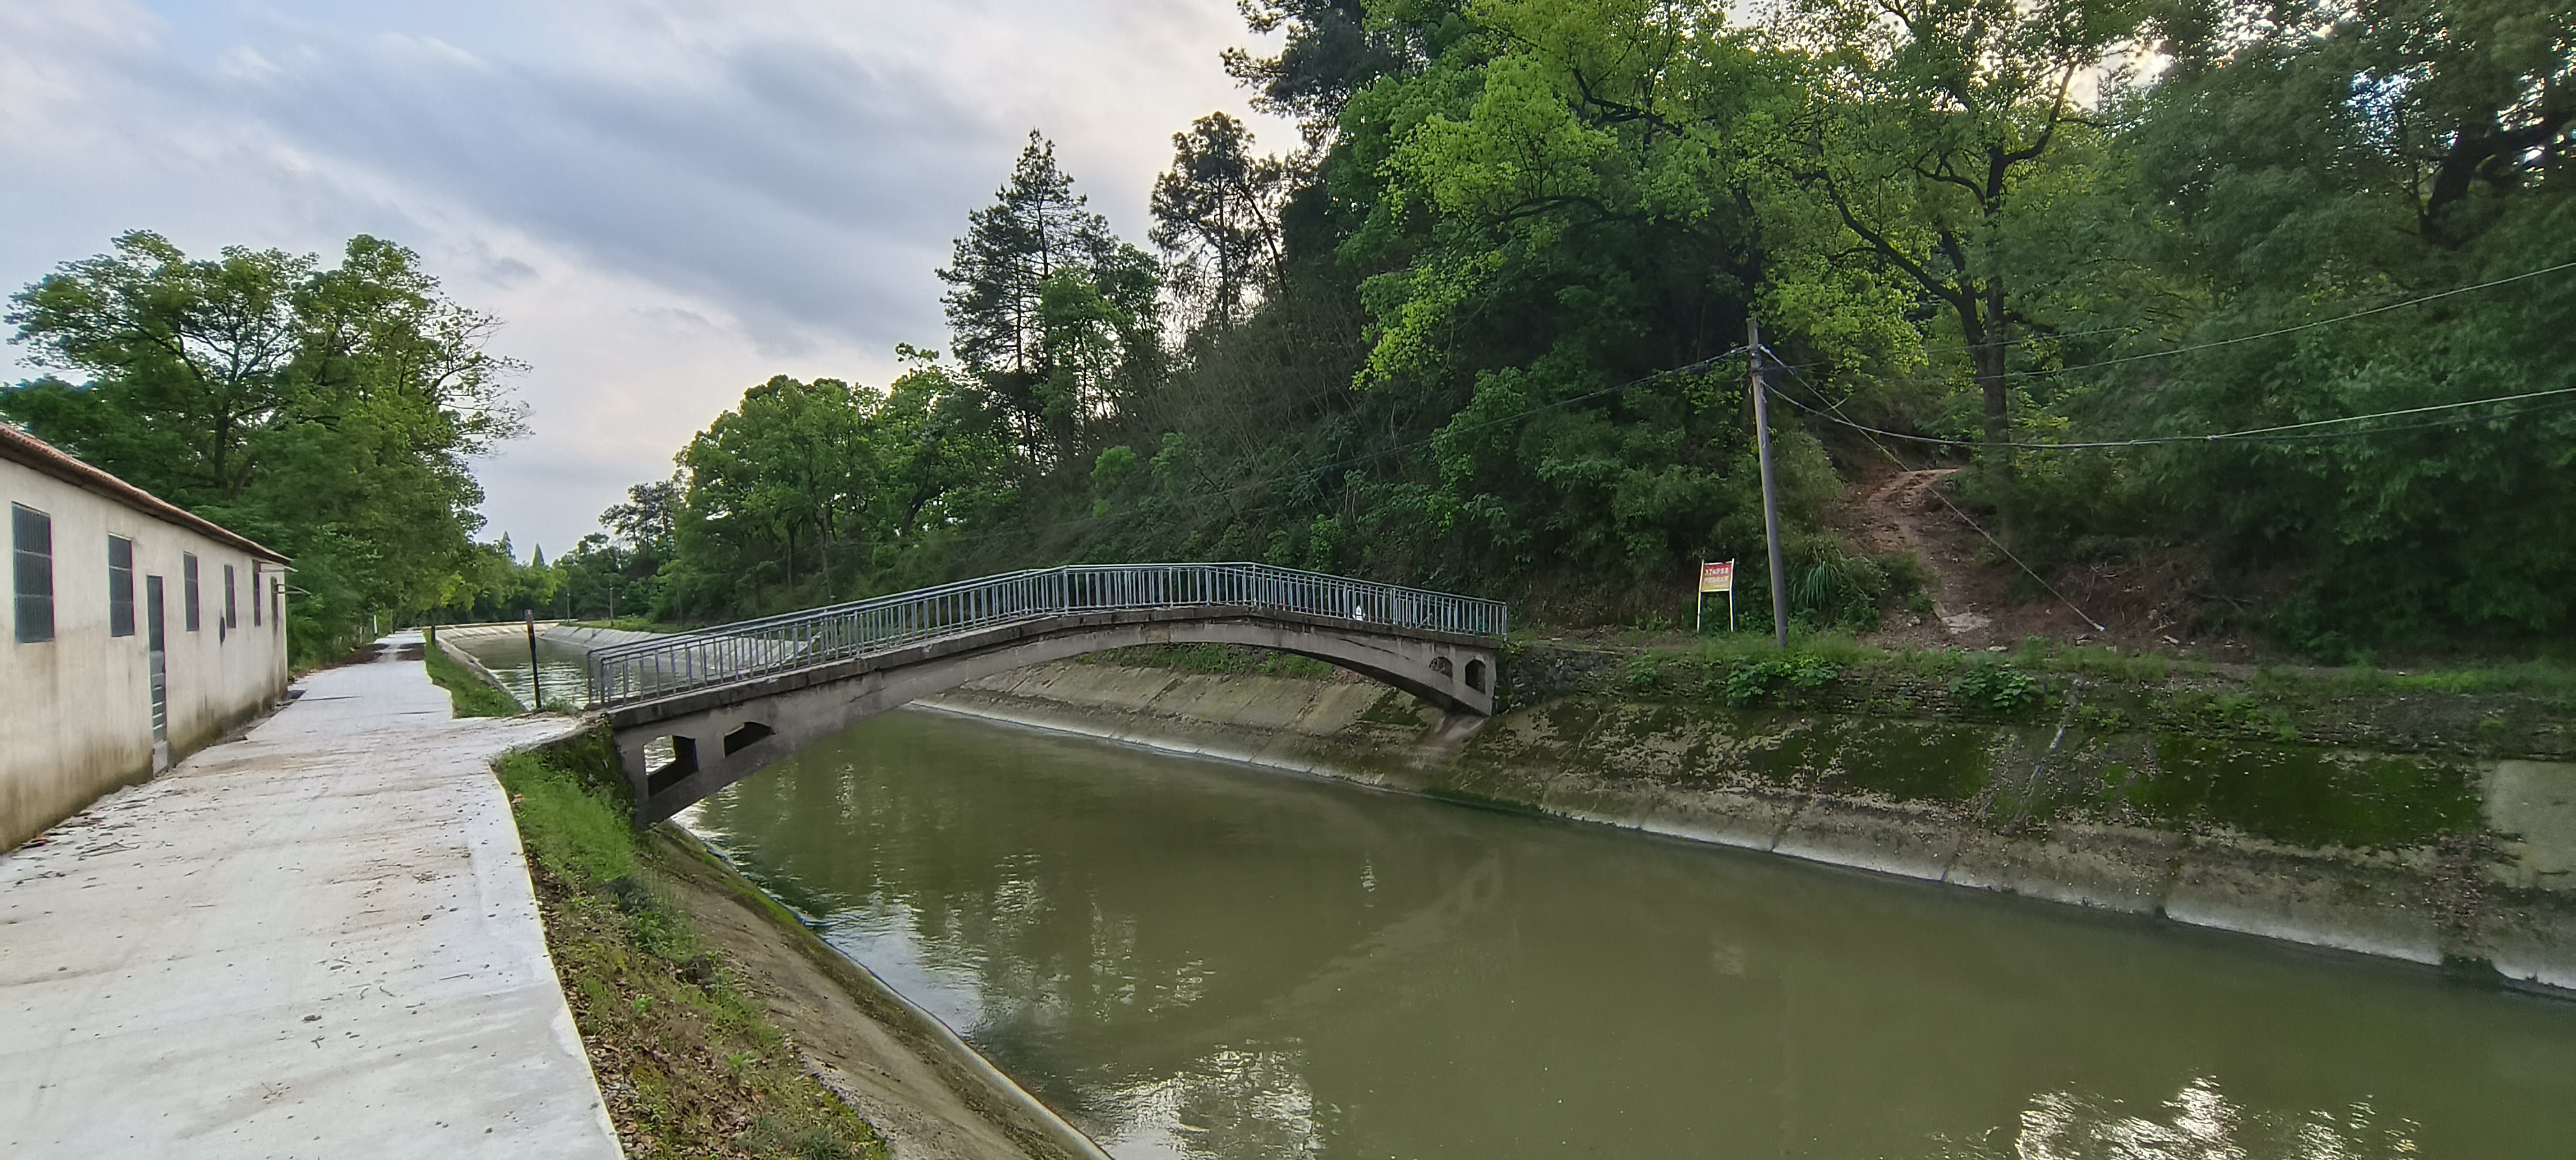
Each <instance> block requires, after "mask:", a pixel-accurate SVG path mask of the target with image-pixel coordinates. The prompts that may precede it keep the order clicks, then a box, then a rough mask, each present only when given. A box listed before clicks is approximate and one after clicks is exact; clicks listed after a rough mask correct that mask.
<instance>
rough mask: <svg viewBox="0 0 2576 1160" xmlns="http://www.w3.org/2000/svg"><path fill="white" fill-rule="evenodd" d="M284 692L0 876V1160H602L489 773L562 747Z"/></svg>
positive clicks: (409, 697) (393, 689) (381, 682)
mask: <svg viewBox="0 0 2576 1160" xmlns="http://www.w3.org/2000/svg"><path fill="white" fill-rule="evenodd" d="M418 639H419V638H418V637H417V635H413V634H404V635H403V636H398V637H394V638H388V641H389V642H392V643H417V641H418ZM388 655H390V654H388ZM297 688H299V689H300V690H301V691H302V696H301V698H300V699H298V700H296V701H295V702H293V703H292V704H290V705H288V706H287V707H286V708H285V709H283V710H281V711H280V712H279V713H277V714H276V715H275V716H273V717H271V718H270V719H268V720H267V721H265V722H262V723H261V724H260V725H258V726H257V727H256V728H254V729H252V730H251V731H250V733H249V735H248V736H247V737H245V738H243V739H241V740H237V741H233V742H230V743H227V744H224V745H219V746H215V747H213V748H210V749H207V750H205V751H203V752H201V753H199V754H197V755H196V756H194V757H191V758H190V759H188V760H187V761H185V762H182V763H181V764H180V765H179V766H178V767H177V768H175V769H173V770H171V771H170V772H169V773H167V774H164V775H163V776H162V777H160V778H158V779H156V780H154V781H152V782H150V783H147V784H145V785H142V786H138V787H135V788H133V789H130V790H126V791H123V792H121V793H118V794H115V795H112V796H110V797H108V798H106V799H104V800H102V801H100V802H98V803H96V804H95V805H92V806H91V807H90V808H89V809H87V810H85V811H83V812H81V813H80V814H78V815H76V816H74V817H73V818H71V819H69V820H67V821H65V822H63V823H62V824H60V825H58V826H56V827H55V828H54V829H52V830H51V831H48V832H47V833H46V834H44V835H42V836H41V837H39V838H37V839H36V840H34V841H31V842H29V843H28V844H27V845H24V846H21V847H20V848H18V849H17V850H15V851H12V852H10V853H8V854H6V855H0V1027H6V1028H7V1033H6V1034H5V1035H0V1154H6V1155H91V1156H120V1155H163V1156H615V1155H618V1154H619V1149H618V1143H617V1137H616V1133H615V1130H614V1129H613V1128H612V1127H611V1125H610V1123H609V1120H608V1113H607V1108H606V1106H605V1105H604V1104H603V1103H602V1102H601V1100H600V1096H599V1089H598V1086H597V1084H596V1083H595V1082H594V1080H593V1078H592V1076H591V1072H590V1062H589V1058H588V1056H587V1055H586V1054H585V1053H584V1052H583V1049H582V1045H581V1040H580V1037H579V1035H578V1034H577V1032H576V1031H575V1030H574V1027H573V1022H572V1015H571V1012H570V1011H569V1010H568V1009H567V1008H566V1007H565V1005H564V1000H563V993H562V991H561V989H560V988H559V986H558V985H557V983H556V979H555V973H554V967H553V964H552V962H551V960H550V959H549V958H548V956H547V954H546V944H545V935H544V931H543V930H542V929H541V928H540V926H539V925H538V919H537V907H536V899H535V896H534V894H533V892H532V891H531V888H530V886H529V882H528V875H527V868H526V864H525V862H524V860H523V858H522V855H521V851H520V847H519V839H518V831H517V829H516V827H515V825H514V824H513V822H512V820H511V815H510V810H509V805H508V803H507V801H506V800H504V798H503V795H502V790H501V787H500V784H499V782H498V781H497V780H496V779H495V778H494V777H493V775H492V772H491V768H490V763H491V761H492V760H493V759H494V758H495V757H497V756H498V755H500V754H501V753H503V752H506V751H508V750H510V749H513V748H517V747H521V746H526V745H531V744H537V743H541V742H544V741H548V740H552V739H555V738H558V737H561V736H564V735H566V734H568V733H570V732H571V731H573V730H574V729H576V728H578V727H579V726H578V723H577V722H574V721H571V720H567V719H563V718H512V719H468V720H452V719H450V717H449V709H448V697H447V694H446V692H445V691H443V690H441V689H439V688H438V687H437V686H435V685H432V684H431V683H430V682H429V679H428V677H427V675H426V674H425V673H424V672H423V671H422V669H421V667H420V666H419V665H417V664H404V663H392V662H379V663H376V664H363V665H350V666H345V667H342V668H337V669H329V670H324V671H322V672H318V673H315V674H313V675H311V676H309V677H307V678H305V679H304V680H303V681H301V682H299V683H298V685H297Z"/></svg>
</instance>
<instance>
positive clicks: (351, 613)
mask: <svg viewBox="0 0 2576 1160" xmlns="http://www.w3.org/2000/svg"><path fill="white" fill-rule="evenodd" d="M11 303H12V308H11V310H10V311H9V313H8V316H7V317H8V321H9V322H11V323H14V324H15V325H16V326H17V328H18V329H17V337H18V341H20V342H22V343H25V344H27V345H29V346H30V347H32V348H33V349H34V351H35V353H36V357H37V358H38V360H39V361H40V362H42V363H44V364H46V365H49V366H52V367H54V368H56V369H59V370H62V371H66V372H71V373H74V374H78V375H81V376H83V377H84V381H82V382H79V383H72V382H67V381H65V380H62V379H57V378H45V379H39V380H37V381H35V382H32V383H25V384H21V385H19V386H18V387H16V388H13V389H10V390H8V391H6V392H5V393H0V414H6V415H7V416H8V417H9V418H10V419H11V420H13V421H16V422H20V423H23V424H26V425H27V426H28V427H29V428H30V429H32V430H34V431H35V432H36V433H37V434H38V435H40V436H42V437H44V438H46V439H49V440H51V441H53V442H54V443H56V444H57V445H59V446H62V447H63V448H64V449H66V450H68V451H70V452H72V453H73V454H75V455H79V456H81V457H82V458H84V459H86V460H89V461H90V462H92V463H95V464H97V465H99V466H101V467H103V468H106V469H107V470H109V471H112V472H115V473H116V474H118V475H120V476H123V477H124V478H126V479H128V480H130V481H132V482H134V483H135V484H137V485H139V486H141V487H143V488H145V489H147V490H150V491H152V492H154V493H155V494H158V495H160V496H163V497H165V498H167V499H169V500H171V501H172V502H174V503H177V504H179V505H181V506H183V507H186V508H189V509H191V510H193V511H196V512H198V513H199V514H202V515H205V516H207V517H209V518H211V519H214V520H216V521H217V522H219V523H222V524H224V525H226V526H228V527H231V528H234V529H236V530H238V531H240V532H242V533H244V534H246V535H249V536H252V537H254V538H257V539H259V540H262V541H264V542H266V543H268V544H270V545H272V546H274V547H276V548H278V549H280V550H282V551H284V552H286V553H287V554H289V555H290V556H292V557H294V560H295V575H294V583H295V585H296V587H297V588H298V590H299V593H298V596H297V599H296V600H295V602H294V608H295V613H294V615H293V617H292V618H291V620H290V626H291V629H292V632H293V634H294V639H295V644H296V647H297V649H298V650H299V652H300V653H302V654H303V655H307V656H310V655H313V654H315V653H316V652H320V651H327V650H329V649H331V648H333V647H335V646H336V645H337V644H338V643H339V642H340V640H341V639H342V638H344V637H345V636H346V635H347V634H348V633H350V632H351V631H353V630H355V629H356V628H358V627H360V626H361V625H362V624H363V622H364V617H365V615H366V614H367V613H369V612H375V611H382V612H393V611H396V610H401V609H410V608H421V607H426V606H430V605H434V604H437V603H439V602H441V601H442V600H444V599H446V598H447V597H449V596H451V595H452V594H454V592H455V591H456V590H458V588H459V587H460V586H461V585H465V584H468V583H469V577H471V576H472V575H473V574H474V573H475V568H474V560H473V548H472V540H471V536H472V533H473V532H474V530H475V529H476V528H477V527H479V526H480V525H481V523H482V519H481V517H480V516H479V515H477V514H476V513H475V510H474V508H475V505H476V504H477V503H479V502H480V501H481V499H482V492H481V489H480V488H478V487H477V486H476V484H475V482H474V477H473V475H472V474H471V473H470V471H469V470H468V468H467V461H468V460H469V459H470V458H471V457H472V456H474V455H476V454H478V453H480V452H482V451H484V450H486V449H488V448H489V447H490V446H491V445H492V444H493V443H494V442H495V441H497V440H500V439H504V438H507V437H509V436H511V435H513V434H515V433H516V432H517V431H518V429H519V422H520V412H519V410H518V408H517V407H516V405H515V404H513V403H512V402H510V400H509V398H508V396H507V395H506V394H505V393H504V391H503V386H502V384H503V381H504V380H505V379H506V378H507V377H508V376H509V375H510V374H511V373H512V372H514V371H516V370H517V369H518V366H517V364H516V363H513V362H511V361H510V360H508V359H506V358H502V357H499V356H497V355H494V354H492V353H490V352H489V351H487V350H486V349H485V341H486V340H487V339H488V338H489V336H490V334H491V332H492V330H493V329H494V326H495V323H494V320H493V319H492V318H490V317H489V316H487V315H483V314H479V313H476V312H474V311H471V310H468V309H465V308H464V307H461V306H458V305H456V304H455V303H453V302H450V301H448V300H447V299H446V298H445V297H444V296H442V295H441V294H440V293H439V289H438V284H437V281H436V280H435V279H433V278H431V277H430V276H429V275H427V274H426V273H424V272H422V270H421V269H420V261H419V258H418V256H417V255H414V254H413V253H412V252H411V251H409V250H406V249H403V248H402V247H400V246H396V245H393V244H391V243H388V242H384V241H380V240H378V239H375V238H369V237H358V238H354V239H351V240H350V242H349V245H348V248H347V250H346V252H345V253H344V254H343V255H342V258H341V262H340V264H339V265H338V266H337V267H332V268H325V267H323V266H321V265H320V263H319V261H318V260H317V259H315V258H313V257H310V256H297V255H290V254H285V253H281V252H278V251H275V250H262V251H254V250H247V249H239V248H235V249H227V250H225V251H224V252H223V253H222V255H221V256H220V257H217V258H213V259H191V258H189V257H188V256H187V255H186V254H184V253H182V252H181V251H180V250H179V248H178V247H177V246H175V245H172V244H171V243H170V242H169V241H168V240H167V239H165V238H163V237H161V236H159V235H157V234H151V233H140V232H138V233H131V234H127V235H125V236H123V237H120V238H118V239H116V243H115V248H114V250H113V251H111V252H110V253H107V254H103V255H100V256H98V257H94V258H88V259H84V260H81V261H77V262H71V263H68V264H66V265H64V266H63V267H62V269H61V270H60V271H58V272H57V273H55V274H53V275H51V276H49V277H46V278H45V279H43V280H41V281H39V282H37V283H36V284H35V285H33V286H30V287H28V288H26V289H25V290H24V291H22V292H20V293H19V294H18V295H16V296H15V297H14V298H12V299H11Z"/></svg>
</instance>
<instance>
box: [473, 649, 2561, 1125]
mask: <svg viewBox="0 0 2576 1160" xmlns="http://www.w3.org/2000/svg"><path fill="white" fill-rule="evenodd" d="M522 657H524V653H522ZM519 664H520V665H521V666H522V667H524V664H525V661H524V659H522V660H521V661H520V662H519ZM682 820H683V821H685V822H687V823H688V824H690V825H691V826H692V827H693V828H695V829H697V830H698V831H699V832H701V833H702V834H705V835H706V836H707V837H708V838H709V839H710V840H711V841H713V842H714V843H715V844H717V845H718V846H719V847H720V848H722V849H724V850H725V851H726V852H727V853H729V854H730V855H732V856H733V857H734V858H735V859H736V860H737V861H738V862H740V863H742V864H743V866H744V867H745V868H746V870H748V871H749V872H750V873H752V875H753V876H754V877H755V878H758V879H760V880H761V881H762V882H763V883H764V885H766V886H768V887H769V888H770V889H771V891H772V892H773V893H775V894H777V895H779V896H780V897H781V898H783V899H784V900H786V901H787V902H789V903H790V904H791V905H794V906H796V907H797V908H799V909H800V910H802V911H804V912H805V913H806V914H808V915H809V916H811V917H812V918H814V919H815V920H817V921H818V922H819V923H820V924H821V925H822V927H823V928H824V930H825V932H826V936H827V937H828V938H830V939H831V940H832V942H833V943H834V944H835V945H837V946H839V947H840V948H842V949H843V950H844V951H846V952H848V953H849V954H850V955H851V956H852V957H854V958H856V959H858V960H859V961H861V962H864V963H866V964H867V965H868V966H869V967H870V968H872V969H874V970H875V971H876V972H877V973H878V974H880V975H882V976H884V977H885V978H886V979H887V981H888V982H890V983H892V984H894V985H895V986H896V987H897V988H898V989H900V990H902V991H903V992H904V993H905V994H907V995H909V996H911V997H912V998H913V999H914V1000H915V1001H917V1002H919V1003H921V1004H922V1005H923V1006H925V1007H928V1008H930V1009H931V1010H932V1011H934V1012H935V1013H937V1014H938V1015H939V1016H940V1017H941V1018H943V1019H945V1020H947V1021H948V1022H949V1023H950V1024H951V1025H952V1026H954V1027H956V1028H957V1029H958V1030H959V1031H960V1032H961V1033H962V1034H964V1035H965V1037H966V1038H967V1039H968V1040H969V1041H970V1042H972V1043H974V1044H975V1046H976V1047H977V1048H978V1049H980V1050H982V1051H983V1052H984V1053H985V1054H986V1055H988V1056H989V1057H991V1058H992V1059H993V1060H994V1061H995V1062H996V1063H998V1064H1000V1065H1001V1066H1002V1067H1004V1068H1005V1069H1006V1070H1008V1071H1009V1072H1010V1073H1011V1074H1012V1075H1013V1077H1014V1078H1016V1079H1018V1080H1019V1081H1020V1082H1021V1083H1022V1084H1023V1085H1024V1086H1026V1087H1028V1088H1029V1089H1030V1090H1031V1091H1033V1092H1035V1093H1037V1094H1038V1095H1039V1096H1040V1097H1041V1098H1043V1099H1045V1100H1046V1101H1047V1102H1048V1103H1050V1104H1051V1105H1053V1106H1055V1107H1056V1108H1058V1109H1059V1110H1061V1111H1063V1112H1064V1113H1065V1114H1066V1116H1067V1118H1069V1119H1071V1120H1073V1121H1074V1122H1075V1123H1076V1124H1078V1125H1080V1126H1081V1127H1083V1128H1084V1129H1085V1130H1086V1131H1089V1132H1091V1133H1092V1134H1093V1136H1094V1137H1095V1138H1096V1139H1098V1140H1100V1142H1101V1143H1102V1144H1103V1146H1105V1147H1107V1148H1108V1149H1109V1150H1110V1151H1111V1152H1112V1153H1114V1154H1119V1155H1140V1156H1141V1155H1194V1156H1231V1155H1274V1156H1287V1155H1688V1154H1702V1155H1943V1156H1970V1155H2125V1156H2178V1155H2258V1156H2259V1155H2283V1154H2302V1155H2353V1156H2360V1155H2405V1154H2420V1155H2461V1154H2478V1155H2518V1154H2559V1155H2563V1154H2565V1153H2566V1152H2567V1151H2568V1150H2569V1148H2570V1146H2571V1142H2576V1003H2566V1002H2563V1001H2558V1000H2551V999H2541V998H2533V997H2527V996H2522V995H2515V994H2509V993H2502V992H2497V991H2493V990H2487V989H2483V988H2477V987H2470V986H2463V985H2455V984H2451V983H2448V982H2446V981H2445V980H2444V979H2443V978H2442V977H2441V976H2440V975H2439V974H2438V973H2436V972H2433V971H2430V970H2425V969H2419V968H2413V967H2408V966H2404V965H2398V964H2389V963H2382V962H2375V961H2362V960H2357V959H2354V958H2351V957H2347V956H2339V955H2331V954H2326V953H2321V952H2313V951H2307V950H2302V949H2298V948H2292V947H2285V946H2282V945H2279V944H2274V943H2269V942H2266V941H2263V940H2257V939H2251V938H2240V937H2235V936H2227V935H2220V934H2214V933H2207V932H2195V931H2188V930H2178V929H2175V928H2173V927H2170V926H2164V925H2160V924H2156V923H2152V922H2148V921H2143V920H2130V919H2123V918H2119V917H2115V916H2107V915H2099V914H2093V913H2087V912H2082V911H2077V910H2073V909H2070V908H2063V907H2056V906H2038V905H2032V904H2029V903H2026V902H2020V901H2017V900H2014V899H2010V898H2006V897H1997V896H1987V895H1982V894H1976V893H1971V892H1966V891H1958V890H1951V889H1944V888H1941V887H1936V886H1927V885H1920V884H1914V883H1907V882H1897V881H1891V880H1887V879H1882V878H1878V877H1874V876H1870V875H1866V874H1861V873H1857V872H1848V871H1840V870H1835V869H1831V868H1826V867H1820V866H1815V865H1811V864H1805V863H1798V862H1793V861H1790V860H1786V859H1777V858H1772V857H1768V856H1765V855H1759V854H1747V853H1742V852H1737V851H1731V850H1721V849H1714V848H1705V847H1699V846H1694V845H1691V844H1687V843H1681V842H1670V841H1663V840H1658V839H1651V838H1643V837H1639V836H1637V835H1633V834H1627V833H1621V832H1617V831H1613V830H1608V829H1603V828H1597V827H1587V826H1580V825H1574V824H1569V823H1561V822H1556V821H1550V820H1543V819H1535V818H1528V817H1522V816H1517V815H1510V814H1502V813H1495V812H1488V811H1483V810H1477V809H1472V808H1467V807H1462V806H1458V805H1454V804H1449V803H1443V802H1437V801H1430V800H1424V799H1418V798H1410V797H1403V796H1397V795H1390V794H1382V793H1376V792H1372V791H1368V790H1364V789H1360V788H1357V787H1353V786H1349V785H1345V784H1342V783H1338V782H1329V781H1321V780H1310V779H1305V778H1299V777H1294V776H1290V775H1285V774H1281V773H1276V772H1271V771H1265V770H1255V769H1250V768H1245V767H1238V766H1231V765H1226V764H1221V763H1216V762H1207V761H1199V760H1192V759H1187V758H1179V757H1173V756H1169V755H1165V754H1161V753H1154V752H1148V751H1142V750H1137V749H1133V748H1129V747H1124V746H1117V745H1112V744H1108V743H1102V742H1095V741H1091V740H1088V739H1083V738H1075V737H1065V736H1059V735H1054V734H1047V733H1040V732H1035V731H1030V730H1022V729H1016V728H1010V727H1004V726H996V725H991V724H987V723H984V722H980V721H974V720H967V719H962V718H956V717H951V716H947V715H943V714H939V713H936V712H930V711H918V710H916V711H903V712H897V713H893V714H889V715H887V716H885V717H882V718H879V719H877V720H875V721H871V722H869V723H867V724H864V725H861V726H859V727H857V728H854V729H852V730H849V731H848V732H845V733H843V734H841V735H839V736H838V737H836V738H834V739H832V740H831V741H829V742H826V743H824V744H821V745H817V746H814V747H812V748H810V749H808V750H806V751H804V752H802V753H799V754H797V755H795V756H793V757H791V758H789V759H787V760H785V761H782V762H780V763H779V764H778V765H776V766H774V767H772V768H770V769H769V770H767V771H765V772H763V773H762V774H761V775H760V776H757V777H754V778H751V779H749V780H748V781H745V782H742V783H740V784H738V785H735V786H733V787H731V788H729V789H727V790H725V791H723V792H722V793H719V794H718V795H716V796H715V797H713V798H711V799H709V800H708V801H707V802H705V803H703V804H702V805H701V806H699V807H697V808H696V809H695V810H693V811H691V812H690V813H688V814H685V815H683V818H682Z"/></svg>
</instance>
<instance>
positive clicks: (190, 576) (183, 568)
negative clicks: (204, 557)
mask: <svg viewBox="0 0 2576 1160" xmlns="http://www.w3.org/2000/svg"><path fill="white" fill-rule="evenodd" d="M179 575H180V579H181V581H182V582H183V584H184V585H185V586H186V587H187V589H188V597H187V600H188V608H187V616H188V631H190V632H195V631H197V557H196V556H195V555H194V554H186V555H182V556H180V557H179Z"/></svg>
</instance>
